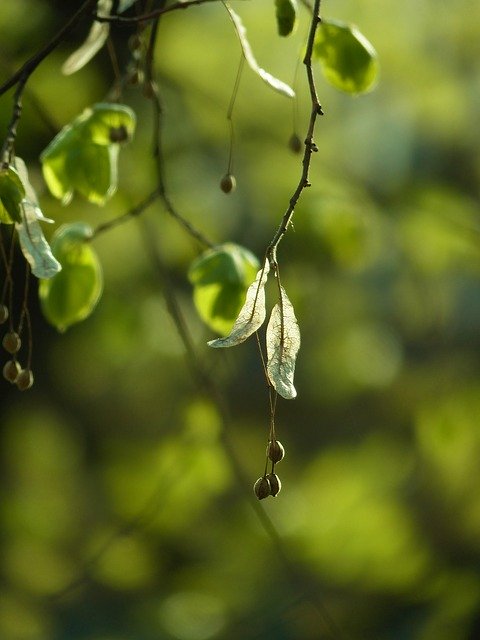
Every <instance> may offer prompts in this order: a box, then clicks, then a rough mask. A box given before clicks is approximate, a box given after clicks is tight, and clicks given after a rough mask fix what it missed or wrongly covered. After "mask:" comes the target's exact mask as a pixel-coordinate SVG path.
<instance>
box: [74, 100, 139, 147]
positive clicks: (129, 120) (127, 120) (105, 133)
mask: <svg viewBox="0 0 480 640" xmlns="http://www.w3.org/2000/svg"><path fill="white" fill-rule="evenodd" d="M135 124H136V117H135V112H134V111H132V109H130V107H127V106H126V105H124V104H110V103H108V102H99V103H97V104H95V105H94V106H93V107H92V109H91V112H89V114H88V117H87V118H86V119H85V121H84V123H83V125H84V129H83V135H87V136H88V137H89V139H90V140H91V141H92V142H94V143H95V144H102V145H111V144H113V143H115V142H118V143H122V142H129V141H130V140H131V139H132V137H133V134H134V132H135Z"/></svg>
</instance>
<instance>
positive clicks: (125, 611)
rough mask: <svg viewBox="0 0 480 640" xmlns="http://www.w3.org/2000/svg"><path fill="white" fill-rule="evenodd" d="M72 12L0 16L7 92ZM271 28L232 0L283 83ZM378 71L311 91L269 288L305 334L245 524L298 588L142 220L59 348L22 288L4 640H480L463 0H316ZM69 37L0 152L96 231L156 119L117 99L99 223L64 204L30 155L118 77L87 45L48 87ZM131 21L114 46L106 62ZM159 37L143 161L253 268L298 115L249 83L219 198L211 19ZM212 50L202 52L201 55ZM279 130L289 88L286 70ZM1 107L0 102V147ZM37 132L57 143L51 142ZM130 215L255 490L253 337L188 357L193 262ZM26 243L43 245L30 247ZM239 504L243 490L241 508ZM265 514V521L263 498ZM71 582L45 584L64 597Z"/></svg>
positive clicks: (196, 12) (475, 276)
mask: <svg viewBox="0 0 480 640" xmlns="http://www.w3.org/2000/svg"><path fill="white" fill-rule="evenodd" d="M77 6H78V3H77V2H73V0H72V1H69V2H62V3H59V2H54V1H53V0H52V1H47V0H43V1H42V2H40V1H39V0H16V1H4V2H2V3H0V31H1V33H2V39H1V43H0V47H1V60H2V65H3V66H2V68H1V69H0V73H1V76H2V78H6V77H7V76H8V75H9V73H10V72H11V71H12V70H13V69H15V68H17V67H18V66H19V65H20V64H21V63H22V62H23V61H24V60H25V58H26V57H27V56H28V55H31V53H32V52H33V51H35V50H36V49H37V48H38V47H39V46H41V45H42V44H43V43H44V42H45V40H46V39H47V38H48V37H50V36H51V35H53V34H54V33H55V31H56V29H58V28H59V26H60V25H61V24H62V23H63V21H64V20H65V18H66V17H67V16H68V15H70V14H71V13H72V11H73V10H74V9H75V8H76V7H77ZM299 9H300V11H299V24H298V28H297V29H296V31H295V33H294V34H293V35H292V36H290V37H289V38H279V37H278V35H277V26H276V23H275V6H274V3H273V2H271V3H266V2H263V3H259V2H251V3H235V10H236V11H238V12H239V13H241V15H242V18H243V20H244V22H245V25H246V26H247V28H248V33H249V37H250V41H251V43H252V46H253V47H254V50H255V55H256V57H257V59H258V61H259V63H261V64H262V66H263V67H264V68H266V69H268V70H269V71H271V72H272V73H274V74H275V75H276V76H278V77H280V78H282V79H283V80H285V81H286V82H291V81H292V78H293V75H294V72H295V66H296V61H297V59H298V57H299V55H301V51H302V46H303V41H304V37H305V34H306V29H307V26H308V18H307V15H306V12H305V11H303V10H302V7H299ZM323 13H324V14H325V16H326V17H329V18H334V19H338V20H342V21H345V22H355V23H356V24H357V25H358V26H359V27H360V29H361V31H362V32H363V33H364V34H365V35H366V36H367V37H368V38H369V39H370V40H371V41H372V42H373V43H374V45H375V48H376V50H377V52H378V54H379V60H380V64H381V79H380V82H379V84H378V87H377V88H376V90H375V91H374V92H372V93H370V94H368V95H367V96H364V97H359V98H356V99H354V100H352V98H350V97H348V96H344V95H342V94H339V93H336V92H335V90H334V89H333V88H330V87H329V86H328V85H327V84H325V83H324V81H323V80H322V75H321V72H320V70H319V71H318V74H317V77H318V84H319V93H320V97H321V101H322V105H323V107H324V110H325V113H326V115H325V116H324V117H323V119H321V120H320V122H319V128H318V131H317V136H316V141H317V145H318V147H319V153H318V154H316V155H315V157H314V162H313V166H312V171H311V182H312V187H311V188H310V189H309V190H307V191H306V192H305V194H304V196H303V198H302V200H301V202H300V204H299V206H298V210H297V212H296V215H295V230H294V232H293V231H290V232H289V234H288V235H287V237H286V238H285V240H284V242H283V244H282V245H281V248H280V251H279V260H280V264H281V270H282V278H283V282H284V285H285V287H286V288H287V290H288V292H289V297H290V299H291V300H292V302H293V304H294V306H295V311H296V315H297V318H298V320H299V324H300V327H301V330H302V348H301V350H300V353H299V358H298V362H297V371H296V388H297V391H298V398H297V399H296V400H294V401H291V402H282V403H281V404H280V405H279V408H278V429H279V437H280V439H281V440H282V442H283V443H284V444H285V447H286V450H287V455H286V458H285V460H284V461H283V462H282V463H281V465H282V468H281V475H282V481H283V489H282V492H281V494H280V496H279V497H278V498H277V499H276V500H271V499H270V500H269V501H268V502H269V504H266V505H265V508H266V509H267V511H268V514H269V515H270V517H271V519H272V521H273V523H274V525H275V527H276V529H277V530H278V533H279V535H280V538H281V544H282V546H283V551H284V552H285V553H286V554H287V555H288V557H289V558H290V559H291V562H292V565H293V568H294V572H293V574H289V573H286V572H285V570H284V565H283V562H282V558H281V553H280V552H279V549H278V548H277V547H276V546H275V544H273V543H272V540H271V539H270V538H269V537H268V536H267V535H266V534H265V532H264V530H263V529H262V528H261V526H260V524H259V521H258V520H257V519H256V518H255V516H254V513H253V512H252V510H251V507H250V505H249V502H248V497H246V496H249V495H250V494H251V486H250V485H249V484H248V483H245V484H242V482H240V481H239V480H238V478H237V476H236V474H235V472H234V469H232V462H231V457H230V455H229V449H228V447H227V448H226V447H225V433H224V432H223V430H222V422H221V419H220V416H219V415H218V412H217V410H216V408H215V407H214V406H212V405H211V403H210V402H209V401H207V400H206V399H205V398H204V397H203V396H202V394H201V392H200V391H199V389H198V387H197V386H196V385H195V381H194V379H193V378H192V376H191V372H190V371H189V367H188V365H187V364H186V362H185V357H184V353H183V347H182V345H181V342H180V340H179V338H178V336H177V334H176V330H175V327H174V326H173V324H172V321H171V319H170V317H169V315H168V313H167V309H166V305H165V302H164V297H163V294H162V286H163V285H162V279H161V277H160V275H159V273H158V270H157V269H156V268H155V266H154V264H153V263H152V261H151V260H150V257H149V254H148V252H147V251H146V249H145V245H144V240H143V239H144V233H145V229H144V227H143V223H142V221H141V220H140V221H132V222H130V223H129V224H127V225H125V226H122V227H118V228H116V229H114V230H112V231H111V232H110V233H108V234H105V235H103V236H100V237H99V238H98V240H96V241H95V249H96V251H97V253H98V255H99V256H100V260H101V262H102V266H103V271H104V283H105V290H104V295H103V299H102V301H101V303H100V304H99V306H98V307H97V309H96V311H95V313H94V314H93V316H92V317H91V318H90V319H89V320H88V321H86V322H85V323H83V324H82V325H78V326H75V327H73V328H72V329H70V330H69V331H68V332H67V333H66V334H65V335H61V336H60V335H57V333H56V332H55V331H54V330H53V329H52V328H50V327H48V326H46V324H45V322H44V321H43V320H42V318H41V316H40V313H39V309H38V302H37V301H36V297H35V295H34V294H35V292H32V300H31V305H32V310H33V313H34V363H33V366H34V370H35V373H36V384H35V387H34V388H33V389H32V390H31V391H30V392H29V393H28V394H26V395H21V396H20V395H19V394H18V392H16V390H14V389H13V390H12V389H10V387H9V386H8V385H7V384H6V383H4V384H3V385H2V387H1V389H0V397H1V406H0V426H1V432H0V437H1V446H0V455H1V460H2V467H1V473H2V483H1V487H0V498H1V499H0V523H1V538H0V541H1V545H2V552H1V554H0V558H1V560H0V563H1V567H0V571H1V574H0V575H1V583H0V637H2V638H6V639H7V640H47V639H48V640H127V639H128V640H131V639H133V640H156V639H162V640H163V639H172V640H173V639H177V640H208V639H209V638H212V639H216V638H218V639H223V638H227V637H228V638H229V639H230V640H231V639H238V640H240V639H241V640H249V639H252V640H253V639H254V638H268V639H270V638H271V639H272V640H273V639H274V640H309V639H315V640H316V639H318V638H324V637H325V638H327V637H334V638H335V639H337V638H340V636H339V635H337V634H336V633H335V632H330V636H329V628H328V625H327V623H326V622H325V620H324V618H323V617H322V615H321V614H319V612H318V610H317V609H316V608H315V607H314V606H313V605H312V603H311V600H310V597H312V598H313V599H314V600H316V601H321V603H322V605H324V606H325V607H326V608H327V609H328V611H329V612H330V614H331V616H332V617H333V618H334V619H335V621H336V622H337V624H338V625H339V626H340V627H341V628H343V629H345V630H346V631H348V632H349V633H350V635H351V637H352V638H359V639H360V638H367V637H368V638H375V639H377V638H378V639H385V640H393V639H395V640H397V639H408V640H410V639H413V640H463V639H465V640H467V639H471V640H473V639H474V638H477V637H478V636H479V634H480V570H479V567H480V542H479V541H480V497H479V496H480V491H479V489H480V470H479V469H480V466H479V464H478V460H479V457H480V427H479V424H480V338H479V336H480V333H479V326H480V252H479V238H480V236H479V230H480V227H479V210H478V196H479V190H478V183H479V178H480V163H479V155H478V149H479V147H480V129H479V127H478V112H479V107H480V80H479V75H478V64H477V61H478V57H479V53H480V51H479V48H480V45H479V43H480V6H479V5H477V4H476V3H472V2H466V1H465V0H452V2H450V3H448V5H447V4H443V3H438V2H434V1H433V0H421V1H420V2H410V3H398V2H393V0H387V2H384V3H382V8H381V10H380V11H379V4H378V2H374V1H373V0H365V1H364V2H362V3H357V2H350V1H349V0H343V1H338V2H335V3H332V2H328V1H326V2H325V3H324V6H323ZM87 30H88V25H86V24H83V25H82V26H81V27H79V28H78V30H77V31H76V32H75V33H74V34H73V36H72V38H71V40H70V41H69V42H66V43H64V44H63V45H62V46H61V47H60V48H59V49H58V50H57V51H55V52H54V53H52V55H51V56H49V58H48V59H47V60H46V61H45V62H44V64H42V65H41V67H39V68H38V70H37V71H36V72H35V74H34V75H33V76H32V78H31V83H30V86H31V89H32V91H33V92H34V93H35V96H37V98H38V99H39V100H40V101H41V103H42V105H45V107H46V109H47V114H48V118H42V117H41V116H40V115H39V112H38V110H37V109H36V108H35V107H34V105H33V104H32V102H31V100H29V99H28V96H26V99H25V109H24V116H23V118H22V121H21V125H20V129H19V136H18V141H17V153H18V154H19V155H20V156H21V157H23V158H24V159H25V161H26V162H27V164H28V166H29V173H30V179H31V181H32V183H34V184H35V187H36V189H37V193H38V195H39V197H40V201H41V205H42V209H43V211H44V213H45V215H47V216H48V217H51V218H54V219H55V220H56V222H57V223H58V224H66V223H72V222H76V221H78V220H81V221H84V222H87V223H88V224H91V225H95V224H96V223H97V222H100V221H101V220H106V219H109V218H110V217H112V216H114V215H116V214H121V213H123V212H124V211H125V210H126V209H127V208H128V207H130V206H132V205H134V204H136V203H137V202H138V201H140V200H141V199H142V198H143V197H144V196H145V195H146V194H147V193H148V192H149V191H150V190H151V188H152V185H154V180H155V166H154V163H153V161H152V159H151V157H150V149H151V128H150V124H149V123H150V119H151V105H150V104H149V102H148V101H146V100H145V98H144V97H143V96H142V95H141V91H138V90H136V89H134V88H130V89H128V90H127V91H126V92H125V95H124V96H123V100H124V102H125V103H127V104H129V105H130V106H131V107H132V108H133V109H134V110H135V111H136V113H137V120H138V128H137V133H136V138H135V140H134V141H133V142H132V144H131V145H130V146H129V147H128V148H126V149H125V150H124V151H123V152H122V155H121V156H120V159H119V188H118V191H117V193H116V194H115V196H114V197H113V198H112V200H111V201H110V202H109V203H108V205H107V206H106V208H104V209H102V210H99V209H98V208H96V207H95V206H93V205H91V204H89V203H86V202H85V201H82V200H81V199H75V200H74V201H73V202H72V203H71V204H70V205H69V206H68V207H67V208H63V207H62V206H61V205H60V204H59V203H58V202H57V201H55V200H54V199H53V198H52V197H50V196H49V195H48V193H47V191H46V188H45V186H44V185H43V183H42V178H41V169H40V165H39V163H38V157H39V154H40V152H41V151H42V150H43V149H44V148H45V147H46V145H47V144H48V142H49V141H50V140H51V139H52V137H53V136H54V134H55V133H56V132H57V131H58V130H60V129H61V128H62V126H64V125H65V124H66V123H67V122H69V121H70V120H72V119H73V118H74V117H75V116H76V115H78V114H79V113H81V112H82V111H83V109H84V108H85V107H87V106H89V105H91V104H93V103H96V102H101V101H103V100H104V98H105V94H106V92H107V89H108V87H109V86H110V82H111V79H112V73H111V68H110V64H109V61H108V57H107V56H106V55H104V54H103V53H102V54H100V55H99V56H98V58H96V59H95V61H94V62H92V63H91V64H89V65H88V66H87V67H85V69H83V70H82V71H80V72H79V74H78V75H74V76H70V77H64V76H61V75H60V67H61V65H62V63H63V61H64V60H65V59H66V57H67V56H68V55H69V54H70V53H71V51H72V50H73V49H74V48H75V47H77V46H78V44H79V43H80V42H81V41H82V39H83V38H84V36H85V34H86V32H87ZM130 33H131V30H128V29H126V28H125V29H116V30H115V33H114V38H115V39H116V40H117V41H118V42H120V41H121V40H122V39H125V38H126V37H128V35H130ZM160 35H161V37H160V38H159V45H158V62H157V64H158V70H159V82H160V87H161V90H162V96H163V100H164V104H165V132H164V135H165V144H166V154H165V163H166V166H165V169H166V173H167V183H168V188H169V192H170V195H171V197H172V199H173V200H174V201H175V203H176V206H177V207H178V209H179V210H180V211H182V213H183V214H184V215H185V216H186V217H188V218H189V219H191V220H192V221H193V222H194V224H195V225H197V226H198V227H200V228H201V229H202V230H203V231H204V232H205V233H206V234H207V235H208V236H210V237H212V238H213V239H214V240H215V241H216V242H220V243H223V242H235V243H238V244H241V245H243V246H246V247H248V248H249V249H250V250H251V251H252V252H254V253H255V254H256V255H257V256H259V257H260V256H261V255H262V252H263V250H264V247H265V244H266V243H267V242H268V241H269V240H270V238H271V236H272V234H273V231H274V229H275V228H276V226H277V224H278V222H279V220H280V218H281V215H282V214H283V212H284V210H285V208H286V205H287V203H288V199H289V198H290V196H291V193H292V190H293V188H294V187H295V185H296V180H297V177H298V175H299V172H300V163H299V158H298V157H297V156H294V155H293V154H292V153H291V152H290V150H289V149H288V145H287V143H288V139H289V137H290V135H291V133H292V104H291V102H290V101H288V100H287V99H285V98H283V97H282V96H279V95H277V94H275V93H274V92H272V91H270V90H269V89H268V87H266V86H264V85H263V84H262V83H261V82H259V81H258V78H257V77H255V76H254V74H251V73H248V71H247V70H245V72H244V76H243V78H242V82H241V86H240V93H239V97H238V102H237V104H236V107H235V126H236V141H237V142H236V150H235V166H234V172H235V176H236V179H237V189H236V191H235V193H234V194H230V195H229V196H226V195H225V194H224V193H222V192H221V190H220V189H219V187H218V184H219V181H220V179H221V176H222V175H223V174H224V173H225V169H226V162H227V155H228V127H227V122H226V119H225V115H226V109H227V107H228V101H229V97H230V92H231V88H232V86H233V83H234V80H235V74H236V68H237V64H238V58H239V46H238V42H237V41H236V39H235V37H234V33H233V30H232V27H231V24H230V23H229V20H228V16H227V15H226V13H225V11H224V10H223V8H222V7H221V5H220V4H217V3H212V4H207V5H204V6H202V7H193V8H191V9H188V10H187V11H182V12H177V13H173V14H172V15H168V16H165V18H164V19H163V20H162V22H161V26H160ZM206 43H208V46H207V44H206ZM298 78H299V80H298V86H297V91H298V94H299V103H298V125H297V128H298V133H299V134H300V135H301V136H303V134H304V131H305V128H306V118H307V115H308V109H309V104H308V92H307V88H306V85H305V83H304V81H303V78H302V73H301V71H300V72H299V76H298ZM10 109H11V103H10V101H9V100H8V99H5V98H3V99H2V101H1V102H0V125H1V128H2V130H3V131H5V127H6V124H7V122H8V119H9V116H10ZM50 124H52V125H53V128H51V127H50ZM145 217H146V218H147V220H148V223H149V229H148V232H149V233H151V232H152V229H153V230H154V231H155V242H156V243H157V245H158V249H159V251H160V252H161V255H162V256H163V260H164V262H165V263H166V265H167V266H168V269H169V272H170V274H171V277H172V279H173V282H174V283H175V286H176V287H177V289H178V292H179V299H180V303H181V305H182V309H183V311H184V313H185V316H186V318H187V322H188V324H189V326H190V328H191V331H192V334H193V336H194V341H195V344H196V346H197V348H198V350H199V353H200V354H201V357H202V358H205V359H207V362H208V366H209V367H210V368H211V370H212V371H214V374H215V377H216V379H217V381H218V384H219V385H220V387H221V389H222V390H223V392H224V394H225V398H226V399H227V400H228V403H229V407H230V413H231V416H232V420H231V426H230V427H229V432H228V434H227V435H228V441H229V442H230V446H231V447H233V450H234V451H235V454H236V456H237V457H238V458H239V460H240V462H241V465H242V467H243V469H244V471H245V475H246V477H247V478H251V479H252V482H253V480H254V479H255V478H256V477H258V475H260V473H261V471H262V465H263V461H264V453H263V452H264V446H265V443H266V436H267V427H268V406H267V394H266V390H265V384H264V381H263V379H262V371H261V367H260V363H259V361H258V355H257V353H256V350H255V344H254V343H253V342H252V343H248V344H245V345H243V346H242V347H238V348H237V350H236V351H235V352H234V353H228V354H226V356H225V357H224V355H223V354H219V353H218V352H214V353H213V354H212V353H211V352H209V350H208V348H207V347H206V346H205V345H206V341H207V340H208V339H211V338H212V337H215V336H214V335H213V334H211V333H210V332H208V331H206V330H205V329H204V327H203V325H202V324H201V321H200V320H199V319H198V316H197V315H196V312H195V309H194V305H193V301H192V290H191V285H190V284H189V282H188V278H187V272H188V269H189V265H190V264H191V263H192V261H193V260H194V259H195V258H197V256H198V255H199V250H198V246H197V245H196V244H195V243H193V242H192V241H191V240H190V239H189V238H188V237H187V236H186V235H185V233H184V232H183V231H182V230H181V229H180V228H179V227H177V226H175V223H174V221H172V220H171V219H170V218H169V217H168V216H167V215H166V214H165V213H164V211H163V210H162V208H161V206H160V205H155V206H153V207H152V208H151V209H150V210H149V211H148V212H147V213H146V214H145ZM47 231H49V230H48V229H46V232H47ZM252 498H253V494H252ZM262 504H263V503H262ZM65 587H71V588H68V589H67V590H66V591H65Z"/></svg>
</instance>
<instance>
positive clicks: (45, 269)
mask: <svg viewBox="0 0 480 640" xmlns="http://www.w3.org/2000/svg"><path fill="white" fill-rule="evenodd" d="M15 168H16V169H17V171H18V175H19V177H20V179H21V181H22V184H23V186H24V188H25V198H24V199H23V200H22V203H21V209H22V222H21V223H18V222H17V223H16V225H15V227H16V230H17V233H18V239H19V241H20V248H21V250H22V253H23V255H24V256H25V259H26V260H27V262H28V263H29V264H30V268H31V270H32V273H33V275H34V276H36V277H37V278H51V277H53V276H54V275H55V274H56V273H58V272H59V271H60V270H61V268H62V267H61V265H60V263H59V262H58V260H56V259H55V257H54V256H53V254H52V251H51V249H50V245H49V244H48V242H47V240H46V239H45V236H44V235H43V231H42V228H41V226H40V224H39V220H43V221H45V222H53V220H49V219H48V218H45V216H44V215H43V213H42V211H41V209H40V207H39V206H38V199H37V194H36V193H35V190H34V188H33V187H32V185H31V184H30V181H29V179H28V171H27V167H26V166H25V163H24V161H23V160H22V159H21V158H19V157H16V158H15Z"/></svg>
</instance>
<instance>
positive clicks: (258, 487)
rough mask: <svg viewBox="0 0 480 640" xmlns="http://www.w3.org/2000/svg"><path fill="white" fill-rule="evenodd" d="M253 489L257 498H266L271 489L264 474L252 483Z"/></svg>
mask: <svg viewBox="0 0 480 640" xmlns="http://www.w3.org/2000/svg"><path fill="white" fill-rule="evenodd" d="M253 491H254V493H255V495H256V496H257V498H258V499H259V500H263V499H264V498H268V496H269V495H270V494H271V492H272V489H271V487H270V482H269V481H268V480H267V478H266V477H265V476H263V477H262V478H259V479H258V480H257V481H256V482H255V484H254V485H253Z"/></svg>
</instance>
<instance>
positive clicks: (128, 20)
mask: <svg viewBox="0 0 480 640" xmlns="http://www.w3.org/2000/svg"><path fill="white" fill-rule="evenodd" d="M220 1H221V0H185V2H174V3H173V4H171V5H170V6H168V7H161V8H160V9H156V10H155V11H151V12H149V13H144V14H143V15H141V16H132V17H128V16H101V15H98V14H95V20H96V21H97V22H114V23H115V24H132V23H137V22H150V21H152V20H156V19H157V18H159V17H160V16H162V15H163V14H164V13H170V12H171V11H178V10H179V9H188V8H189V7H192V6H194V5H198V4H205V3H207V2H220Z"/></svg>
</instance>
